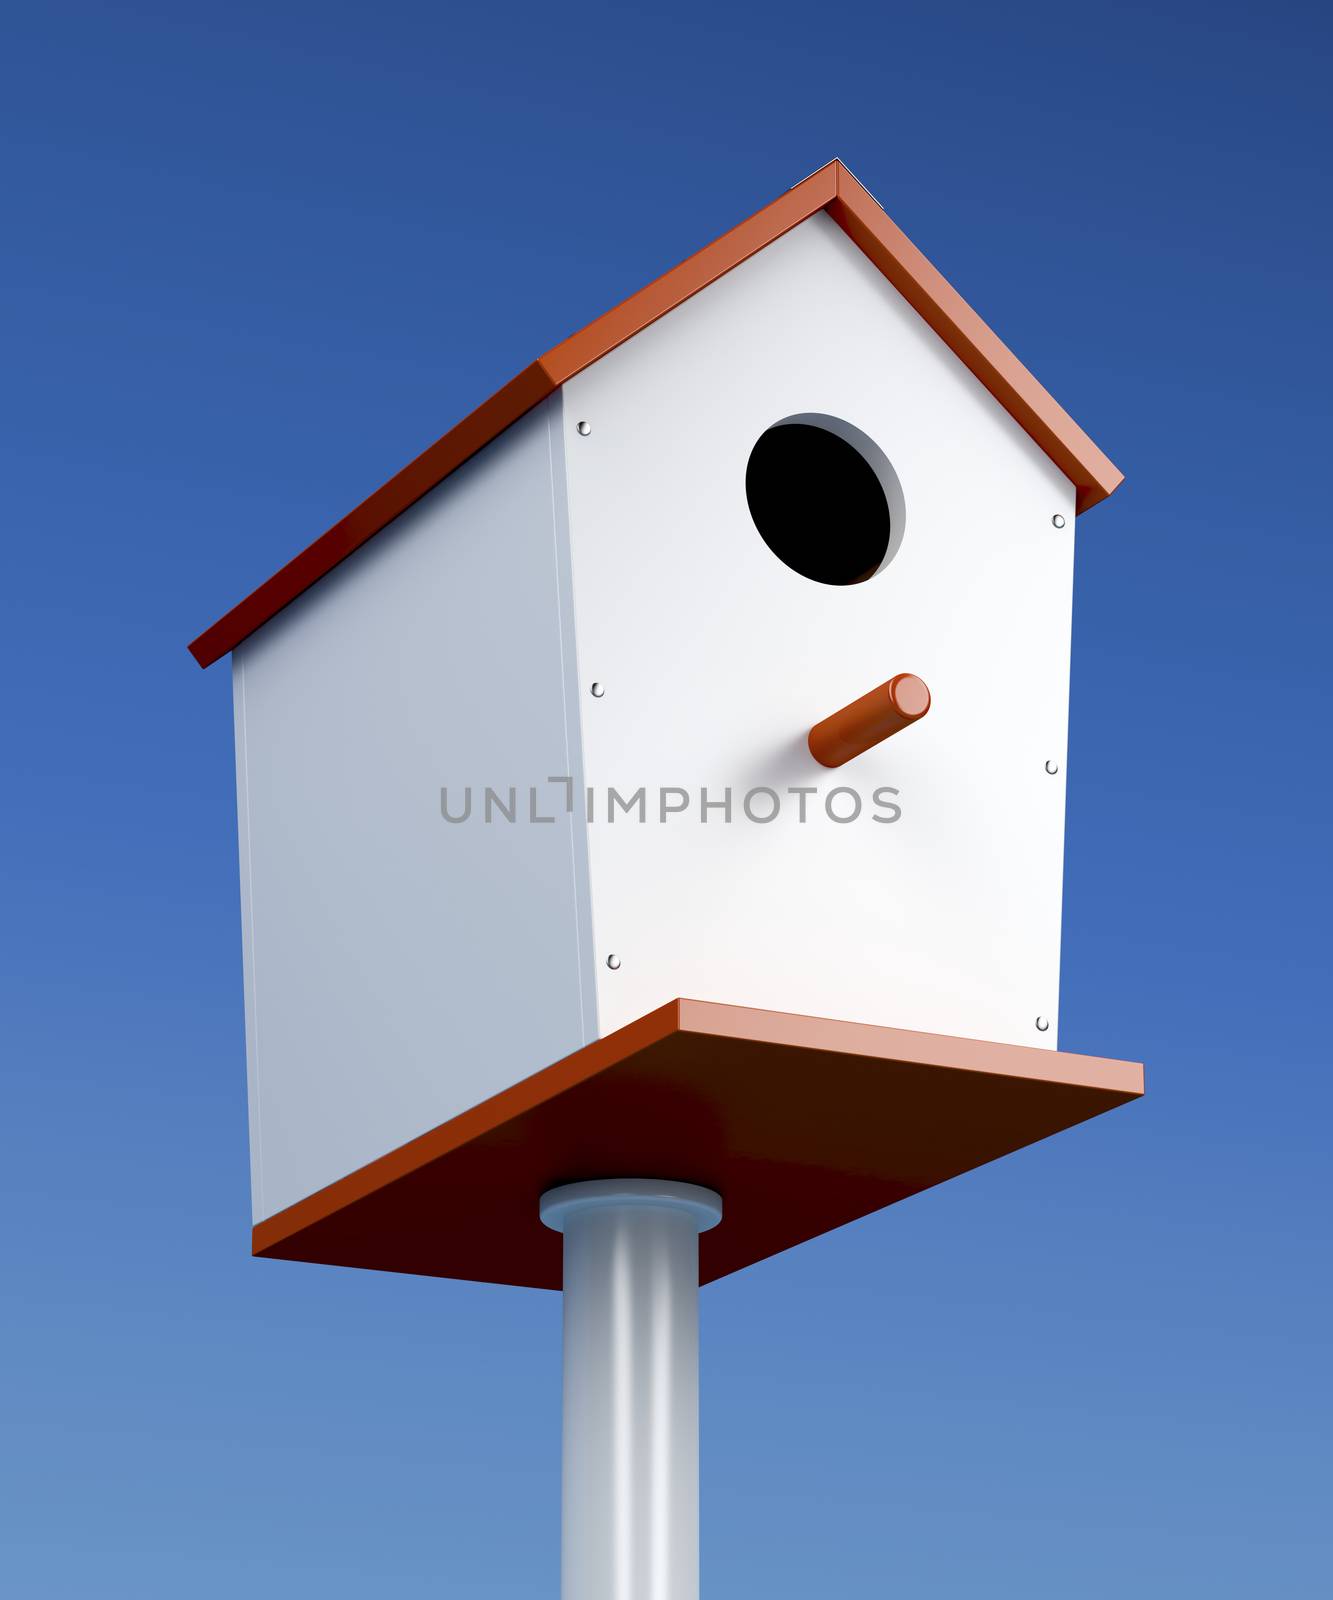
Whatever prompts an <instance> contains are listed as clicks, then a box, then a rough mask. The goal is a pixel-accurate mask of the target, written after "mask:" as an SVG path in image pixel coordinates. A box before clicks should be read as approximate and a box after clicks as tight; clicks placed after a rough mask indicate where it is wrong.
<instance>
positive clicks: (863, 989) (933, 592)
mask: <svg viewBox="0 0 1333 1600" xmlns="http://www.w3.org/2000/svg"><path fill="white" fill-rule="evenodd" d="M563 404H564V412H565V425H564V427H563V430H562V432H563V437H564V441H565V450H566V460H567V466H568V477H569V519H570V538H571V547H572V556H573V562H572V565H573V578H574V612H575V617H576V621H577V640H578V654H579V669H580V676H581V678H582V680H583V681H584V682H585V685H586V682H587V681H589V680H591V679H598V680H600V681H602V682H603V683H604V684H605V693H604V695H603V696H602V697H601V698H600V699H592V698H590V697H589V696H588V694H587V691H586V687H585V690H584V694H583V696H582V697H581V699H580V701H579V705H580V710H581V716H582V727H583V743H584V764H585V770H586V777H587V781H588V783H589V784H590V785H592V787H593V789H594V791H595V792H597V793H599V794H601V793H604V792H605V790H606V789H607V788H608V787H610V786H615V787H616V788H617V790H618V791H620V792H627V791H633V790H634V789H635V788H637V787H638V786H639V785H646V786H647V789H648V792H649V796H650V798H651V797H652V796H653V795H654V794H655V793H656V792H657V791H658V790H659V789H660V788H662V787H672V788H676V787H679V788H683V789H686V790H688V791H691V792H692V793H693V794H694V795H695V797H696V799H695V805H694V807H693V808H692V810H691V811H690V812H689V813H688V815H686V816H682V818H681V819H680V820H678V821H676V822H674V823H673V825H670V826H654V825H648V826H643V827H638V826H630V825H626V824H625V823H624V822H622V821H620V820H617V821H616V822H615V823H614V824H611V825H608V824H606V823H605V822H600V823H598V824H596V825H594V826H593V827H592V828H591V829H590V831H589V860H590V868H591V888H592V916H593V932H594V938H595V942H596V949H597V953H598V956H599V958H600V959H599V961H598V962H597V965H596V980H597V996H598V1017H599V1022H600V1026H601V1027H602V1029H603V1030H609V1029H611V1028H615V1027H618V1026H620V1025H621V1024H622V1023H625V1022H627V1021H629V1020H631V1019H632V1018H634V1017H636V1016H639V1015H641V1014H642V1013H644V1012H645V1011H647V1010H650V1009H651V1008H652V1007H653V1006H655V1005H658V1004H660V1003H661V1002H662V1001H664V1000H667V999H669V998H671V997H673V996H675V995H688V996H692V997H697V998H701V999H708V1000H719V1001H730V1002H734V1003H739V1004H742V1005H753V1006H762V1007H768V1008H772V1009H774V1010H779V1011H796V1012H804V1013H808V1014H812V1015H816V1016H829V1017H845V1018H852V1019H855V1020H858V1021H864V1022H874V1023H883V1024H888V1025H892V1026H897V1027H902V1028H912V1029H921V1030H925V1031H929V1032H935V1033H948V1034H958V1035H965V1036H969V1037H975V1038H984V1039H994V1040H1001V1041H1008V1042H1014V1043H1020V1044H1036V1045H1041V1044H1047V1045H1053V1044H1054V1042H1055V1037H1056V1011H1057V1005H1058V988H1059V942H1060V900H1061V872H1062V853H1063V816H1064V777H1063V770H1064V759H1065V739H1066V722H1067V714H1068V683H1069V634H1070V608H1071V587H1072V562H1073V524H1074V506H1073V498H1074V497H1073V490H1072V487H1071V485H1070V484H1069V483H1068V481H1067V480H1066V479H1065V478H1064V477H1063V476H1062V475H1061V474H1060V473H1059V472H1058V471H1057V469H1056V468H1055V467H1054V466H1053V465H1052V464H1051V462H1050V461H1049V459H1048V458H1047V457H1046V456H1045V455H1044V454H1043V453H1042V452H1041V451H1040V450H1039V449H1038V448H1037V446H1036V445H1035V444H1033V443H1032V441H1031V440H1030V439H1029V438H1028V437H1027V435H1026V434H1025V433H1023V431H1022V430H1021V429H1020V428H1019V427H1018V425H1017V424H1016V423H1015V422H1014V420H1013V419H1012V418H1011V417H1010V416H1009V414H1008V413H1007V412H1006V411H1005V410H1004V409H1003V408H1002V407H1001V406H1000V405H999V404H998V403H997V402H996V401H995V400H994V399H993V398H992V396H991V395H990V394H989V393H987V391H986V390H985V389H983V388H982V387H981V385H980V384H979V383H978V382H977V381H976V380H975V379H974V378H973V376H972V375H971V374H970V373H969V372H968V371H967V370H966V368H964V366H963V365H962V363H961V362H960V361H958V360H957V358H956V357H955V356H954V355H953V354H952V353H951V352H950V351H949V350H948V349H947V348H946V347H945V346H944V345H943V344H942V343H941V342H940V340H939V339H938V338H937V337H936V336H935V335H934V334H933V333H932V332H931V331H930V329H929V328H928V327H927V326H926V324H925V323H924V322H923V321H922V320H921V319H920V318H919V317H918V316H917V314H916V313H915V312H914V311H913V310H912V309H911V308H910V307H909V306H908V305H907V304H906V303H905V302H904V301H903V300H902V299H901V298H900V297H899V296H898V295H897V293H896V291H895V290H894V289H893V288H892V287H891V286H890V284H889V283H888V282H887V281H886V280H885V278H884V277H883V276H882V274H881V273H880V272H878V271H877V270H876V268H875V267H874V266H873V265H872V264H871V263H870V262H869V261H868V260H867V259H866V257H865V256H864V255H863V254H862V253H861V252H860V251H859V250H858V249H857V248H856V247H855V246H854V245H853V244H852V243H851V242H850V241H849V240H848V238H847V237H846V235H845V234H844V233H843V232H842V231H841V229H839V228H838V227H837V226H836V225H835V224H834V223H833V222H832V221H831V220H829V218H828V217H826V216H824V215H823V214H822V213H821V214H818V215H816V216H814V217H812V218H810V219H809V220H808V221H806V222H803V223H802V224H801V225H800V226H799V227H797V228H795V229H794V230H792V231H791V232H790V233H788V234H787V235H785V236H784V237H783V238H781V239H779V240H778V241H777V242H775V243H774V244H772V245H770V246H768V248H767V249H765V250H763V251H761V252H760V253H759V254H758V255H756V256H754V257H752V258H751V259H750V260H748V261H746V262H745V263H743V264H742V265H741V266H739V267H737V268H736V269H735V270H734V271H732V272H731V273H729V274H727V275H726V276H725V277H723V278H722V279H720V280H719V281H718V282H716V283H715V284H713V285H712V286H711V287H709V288H708V289H706V290H705V291H704V292H703V293H701V294H699V295H696V296H695V297H694V298H693V299H691V300H689V301H687V302H686V303H685V304H684V305H682V306H680V307H679V308H678V309H676V310H675V311H673V312H671V313H670V315H668V316H666V317H664V318H663V319H662V320H660V321H659V322H657V323H655V324H653V325H652V326H650V327H649V328H647V329H646V330H644V331H643V332H641V333H639V334H638V335H637V336H636V337H635V338H633V339H632V340H630V341H629V342H628V343H626V344H624V345H622V346H621V347H620V348H619V349H617V350H615V351H613V352H612V353H611V354H609V355H608V356H606V357H604V358H603V359H602V360H601V361H599V362H598V363H596V364H595V365H594V366H592V367H590V368H589V369H588V370H587V371H585V372H583V373H581V374H580V375H578V376H577V377H575V378H574V379H573V380H571V382H569V383H568V384H567V385H566V386H565V389H564V391H563ZM821 414H822V416H823V417H824V418H826V419H828V425H829V426H831V427H834V428H838V427H841V428H843V430H844V431H847V432H852V431H853V430H854V432H853V435H852V436H854V437H855V436H857V435H859V436H860V437H861V439H862V440H864V441H869V446H868V453H870V454H872V455H873V454H876V453H877V452H876V450H875V447H878V453H882V457H884V458H887V464H888V472H887V473H885V472H884V466H883V463H882V462H881V463H880V467H879V470H880V471H881V473H882V474H883V475H884V476H885V478H886V480H887V481H886V489H887V492H888V499H889V501H890V503H891V506H892V510H893V513H894V522H895V524H896V525H895V528H894V538H893V543H892V545H891V547H890V553H889V558H888V560H887V562H886V563H885V564H884V565H883V567H882V568H881V570H880V571H878V572H877V573H876V574H875V576H873V577H871V578H870V579H869V580H867V581H865V582H860V583H855V584H851V585H847V586H834V585H829V584H824V583H819V582H815V581H812V580H811V579H810V578H807V577H804V576H802V575H800V574H799V573H797V572H794V571H792V570H791V569H790V568H788V567H787V566H785V565H784V564H783V563H782V562H781V561H780V560H778V559H777V557H776V556H775V555H774V554H773V552H772V551H771V550H770V549H769V548H768V546H767V545H766V544H765V542H764V541H763V539H761V538H760V536H759V534H758V533H757V531H756V528H755V524H754V522H753V520H752V518H751V514H750V509H749V507H748V505H747V496H746V462H747V459H748V457H749V455H750V452H751V450H752V448H753V447H754V444H755V442H756V440H758V439H759V437H760V435H761V434H763V433H764V432H765V430H766V429H768V428H770V427H772V426H773V425H774V424H776V423H779V422H782V421H783V420H784V419H788V418H792V417H806V418H809V417H811V416H812V415H813V416H815V417H818V416H820V415H821ZM579 421H583V422H585V423H586V424H587V426H588V432H587V433H586V435H584V434H580V433H579V432H578V431H577V427H576V424H577V423H578V422H579ZM846 425H850V429H848V428H847V426H846ZM835 488H836V486H835V485H833V484H830V485H829V496H828V498H829V502H830V505H831V506H832V505H833V504H834V503H835V501H836V498H837V497H836V494H835V492H834V491H835ZM832 515H833V513H832V512H831V513H830V516H832ZM1056 517H1059V518H1060V519H1062V523H1063V525H1062V526H1061V527H1057V526H1055V524H1054V522H1053V518H1056ZM809 534H810V539H811V540H812V541H820V540H826V539H827V540H836V539H838V538H839V536H840V529H839V528H838V527H837V526H836V525H831V524H830V523H829V522H825V523H824V524H823V525H816V526H812V527H811V528H810V530H809ZM898 672H913V673H916V674H918V675H919V676H921V677H922V678H924V679H925V681H926V683H927V684H928V685H929V688H930V691H931V695H932V697H933V704H932V707H931V710H930V713H929V715H928V716H926V717H925V718H924V719H923V720H922V721H921V722H920V723H918V724H916V725H914V726H912V727H910V728H908V729H905V730H904V731H903V732H902V733H901V734H899V735H898V736H896V737H894V738H892V739H890V740H888V741H887V742H886V743H884V744H882V745H879V746H878V747H876V748H875V749H872V750H870V751H868V752H866V753H865V754H864V755H862V756H860V757H859V758H857V760H855V761H853V762H851V763H849V764H848V765H847V766H846V767H845V768H842V769H839V770H838V771H837V772H836V773H835V772H830V771H827V770H825V769H824V768H821V767H819V766H818V765H817V764H816V763H815V762H814V761H813V760H812V759H811V757H810V755H809V752H808V750H807V749H806V746H805V736H806V732H807V730H808V729H809V728H810V726H811V724H812V723H814V722H815V721H817V720H819V719H820V718H822V717H825V716H827V715H829V714H830V713H832V712H833V711H835V710H837V709H838V708H839V707H841V706H843V705H845V704H847V703H848V702H849V701H851V700H853V699H855V698H856V697H858V696H859V695H861V694H863V693H865V692H866V691H867V690H869V689H871V688H873V687H874V686H875V685H877V684H881V683H883V682H884V681H885V680H886V679H888V678H889V677H890V676H892V675H893V674H895V673H898ZM1048 763H1049V764H1050V765H1051V766H1052V767H1055V768H1057V769H1058V770H1057V771H1056V772H1055V773H1053V774H1052V773H1051V772H1048V770H1047V764H1048ZM807 785H818V786H819V787H820V789H821V790H822V791H824V792H827V791H828V790H830V789H831V788H833V787H835V786H838V785H847V786H850V787H851V788H853V789H854V790H855V791H856V792H857V794H858V795H859V796H860V797H861V799H862V802H863V805H862V815H861V817H860V818H858V819H857V820H856V821H855V822H845V823H835V822H831V821H830V820H829V818H828V816H827V813H826V811H825V809H824V807H823V805H822V803H821V802H819V801H817V800H813V799H812V800H810V801H809V802H808V809H807V820H806V821H805V822H804V823H802V822H801V821H800V820H799V809H798V807H799V801H798V799H797V798H796V797H793V796H791V795H790V792H789V791H791V790H792V789H795V788H799V787H801V786H807ZM882 786H883V787H888V788H892V789H894V790H897V791H898V796H897V800H896V804H897V805H898V806H900V807H901V817H900V818H899V819H898V820H897V821H895V822H892V823H882V822H876V821H874V820H873V815H874V814H875V812H874V808H872V804H871V797H872V795H873V792H874V791H875V790H876V789H879V788H881V787H882ZM704 787H707V789H708V790H709V792H710V794H712V795H717V794H719V793H721V792H723V791H724V790H726V789H727V788H728V787H730V789H731V791H732V794H733V797H734V802H735V810H736V811H737V812H739V797H740V796H741V795H742V794H744V793H745V792H746V791H747V790H750V789H755V788H766V789H771V790H773V791H776V792H777V793H778V794H779V795H780V796H781V797H782V799H783V805H782V809H781V811H780V812H779V814H778V816H777V818H776V820H774V821H773V822H771V823H767V824H763V823H760V824H756V823H753V822H750V821H748V820H745V819H742V818H739V817H737V816H733V821H732V823H731V825H729V826H727V825H723V824H722V823H721V821H720V820H719V814H718V813H717V812H713V813H712V814H711V818H710V820H709V821H708V822H703V821H701V820H700V818H699V812H698V802H697V796H698V792H699V791H700V790H701V789H702V788H704ZM853 803H854V802H853V799H852V798H851V797H842V798H840V800H839V801H838V803H837V808H836V809H838V811H839V812H840V813H841V814H843V815H847V814H850V812H851V810H852V808H853ZM766 808H768V809H771V802H769V801H767V800H766V799H765V800H764V801H763V802H761V803H760V804H758V805H756V806H755V808H754V809H755V810H756V811H759V812H762V811H764V810H765V809H766ZM608 953H614V954H615V955H616V956H617V957H618V958H619V961H620V965H619V968H618V969H617V970H614V971H613V970H611V969H610V968H609V967H608V966H607V965H606V957H607V955H608ZM1039 1016H1040V1017H1041V1018H1042V1019H1043V1020H1044V1021H1045V1022H1046V1023H1047V1024H1048V1026H1047V1027H1046V1028H1045V1029H1044V1030H1039V1029H1038V1027H1037V1023H1036V1019H1037V1018H1038V1017H1039Z"/></svg>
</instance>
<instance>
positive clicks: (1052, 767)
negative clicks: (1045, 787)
mask: <svg viewBox="0 0 1333 1600" xmlns="http://www.w3.org/2000/svg"><path fill="white" fill-rule="evenodd" d="M1046 770H1047V772H1049V773H1050V775H1051V776H1052V777H1054V776H1055V775H1056V773H1057V772H1059V770H1060V763H1059V762H1058V761H1048V762H1047V763H1046Z"/></svg>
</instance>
